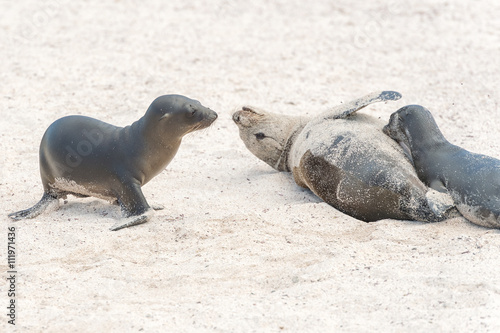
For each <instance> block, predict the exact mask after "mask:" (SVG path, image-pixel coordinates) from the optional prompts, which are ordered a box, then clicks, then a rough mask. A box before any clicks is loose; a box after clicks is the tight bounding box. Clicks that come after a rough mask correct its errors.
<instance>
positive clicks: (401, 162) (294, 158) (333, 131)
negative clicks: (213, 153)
mask: <svg viewBox="0 0 500 333" xmlns="http://www.w3.org/2000/svg"><path fill="white" fill-rule="evenodd" d="M400 97H401V95H400V94H399V93H397V92H391V91H383V92H376V93H372V94H369V95H367V96H364V97H362V98H359V99H356V100H354V101H352V102H349V103H346V104H343V105H340V106H337V107H334V108H332V109H330V110H328V111H326V112H324V113H322V114H320V115H319V116H316V117H313V118H307V117H292V116H285V115H280V114H275V113H270V112H266V111H263V110H259V109H257V108H254V107H249V106H245V107H243V108H242V110H240V111H237V112H235V113H234V114H233V120H234V122H235V123H236V125H237V126H238V128H239V133H240V137H241V139H242V140H243V142H244V143H245V145H246V147H247V148H248V149H249V150H250V151H251V152H252V153H253V154H254V155H255V156H257V157H258V158H260V159H261V160H263V161H264V162H266V163H267V164H269V165H270V166H271V167H273V168H274V169H276V170H278V171H289V172H290V171H291V172H292V174H293V177H294V179H295V182H296V183H297V184H298V185H299V186H302V187H305V188H309V189H310V190H311V191H312V192H314V193H315V194H316V195H317V196H318V197H320V198H321V199H323V200H324V201H325V202H327V203H328V204H330V205H332V206H333V207H335V208H336V209H338V210H340V211H341V212H344V213H346V214H348V215H350V216H352V217H355V218H357V219H360V220H362V221H367V222H370V221H377V220H381V219H386V218H392V219H403V220H418V221H426V222H431V221H440V220H442V219H444V218H445V216H444V215H443V213H444V211H442V210H439V207H440V206H439V205H432V206H433V207H434V210H432V209H431V208H430V206H429V202H428V200H432V198H430V197H426V194H427V192H428V188H427V187H426V186H425V185H424V184H423V183H422V182H421V181H420V180H419V178H418V176H417V174H416V173H415V170H414V168H413V165H412V164H411V163H410V162H409V161H408V160H407V159H406V158H405V155H404V153H403V151H402V149H401V147H399V145H398V144H397V143H396V142H394V141H393V140H391V138H389V137H388V136H387V135H385V134H384V133H383V132H382V127H383V125H384V124H383V123H382V122H380V121H378V120H377V119H375V118H373V117H370V116H368V115H364V114H360V113H356V111H358V110H360V109H362V108H364V107H365V106H367V105H369V104H371V103H375V102H382V101H389V100H397V99H399V98H400Z"/></svg>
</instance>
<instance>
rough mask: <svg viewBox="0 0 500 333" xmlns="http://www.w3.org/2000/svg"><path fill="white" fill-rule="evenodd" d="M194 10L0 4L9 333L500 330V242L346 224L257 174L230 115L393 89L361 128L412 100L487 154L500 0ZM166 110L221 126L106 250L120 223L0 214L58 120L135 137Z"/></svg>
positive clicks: (91, 213) (154, 185)
mask: <svg viewBox="0 0 500 333" xmlns="http://www.w3.org/2000/svg"><path fill="white" fill-rule="evenodd" d="M207 2H208V3H210V4H207ZM207 2H202V1H180V0H178V1H168V3H167V1H164V2H162V1H151V2H150V3H149V4H148V5H144V4H142V5H140V6H138V5H136V4H135V2H133V1H127V0H124V1H106V2H104V4H103V3H102V2H101V1H86V2H78V3H77V2H70V1H55V0H52V1H45V2H39V1H23V2H12V1H2V2H0V3H1V11H2V19H1V20H0V31H1V33H0V42H1V44H0V45H1V48H0V80H1V81H0V82H1V84H0V92H1V95H0V110H1V111H0V112H1V122H0V135H1V137H0V153H1V156H2V158H1V159H0V173H1V174H0V176H1V177H0V182H1V186H0V197H1V205H0V215H1V223H2V227H1V230H2V234H1V235H0V239H1V244H3V245H1V246H2V252H1V253H2V260H1V263H0V265H1V267H2V271H3V272H6V271H7V270H8V268H7V260H6V259H5V254H6V252H5V251H6V243H5V242H6V239H7V226H12V225H15V226H16V227H17V235H16V236H17V248H18V252H17V267H16V268H17V270H18V281H17V292H18V295H17V305H18V307H17V325H16V328H17V329H18V332H27V331H30V332H72V331H78V332H108V331H109V332H125V331H132V332H134V331H144V332H160V331H162V332H174V331H178V332H185V331H215V332H249V331H254V332H265V331H270V332H278V331H285V332H307V331H317V332H325V331H336V332H338V331H362V332H365V331H380V332H429V331H434V332H439V331H441V332H495V331H497V332H498V331H499V330H500V233H499V231H498V230H492V229H486V228H481V227H478V226H475V225H473V224H471V223H468V222H467V221H465V220H464V219H458V218H457V219H452V220H448V221H445V222H443V223H436V224H422V223H416V222H411V221H393V220H384V221H380V222H378V223H370V224H366V223H363V222H360V221H357V220H354V219H352V218H350V217H348V216H345V215H343V214H341V213H339V212H338V211H336V210H335V209H333V208H332V207H330V206H328V205H326V204H325V203H322V202H320V200H319V199H318V198H316V197H315V196H314V195H312V194H311V193H310V192H309V191H306V190H303V189H300V188H299V187H298V186H296V185H295V184H294V182H293V179H292V177H291V175H289V174H286V173H277V172H275V171H273V170H272V169H271V168H270V167H269V166H267V165H266V164H265V163H264V162H261V161H259V160H258V159H257V158H255V157H254V156H253V155H252V154H251V153H250V152H249V151H247V150H246V148H245V147H244V145H243V143H242V142H241V140H240V139H239V137H238V130H237V127H236V126H235V125H234V124H233V123H232V120H231V117H230V115H231V113H232V112H233V111H234V110H236V108H237V107H238V106H241V105H243V104H250V105H255V106H259V107H262V108H263V109H265V110H269V111H274V112H282V113H286V114H291V115H301V114H306V113H307V114H309V115H313V114H317V113H319V112H321V111H323V110H325V109H326V108H327V107H330V106H333V105H336V104H339V103H341V102H345V101H349V100H351V99H353V98H357V97H360V96H362V95H364V94H367V93H369V92H371V91H376V90H383V89H392V90H397V91H399V92H401V93H402V94H403V98H402V99H401V100H399V101H397V102H394V103H390V104H377V105H373V106H370V107H368V108H366V109H365V110H363V111H362V112H369V113H371V114H374V115H377V116H379V117H381V118H382V119H385V120H388V119H389V116H390V114H391V113H392V112H393V111H395V110H397V108H399V107H401V106H403V105H406V104H411V103H418V104H422V105H424V106H426V107H427V108H429V109H430V110H431V111H432V112H433V113H434V115H435V116H436V120H437V122H438V124H439V125H440V127H441V129H442V130H443V132H444V134H445V136H446V137H447V138H448V139H449V140H450V141H452V142H453V143H455V144H459V145H461V146H463V147H465V148H467V149H470V150H472V151H475V152H479V153H484V154H488V155H491V156H494V157H497V158H500V134H499V131H498V128H499V124H500V111H499V105H498V103H499V101H500V90H499V86H500V57H499V56H498V55H499V51H500V20H498V14H499V13H500V5H499V3H498V1H494V0H490V1H473V0H468V1H434V0H432V1H431V0H424V1H422V0H420V1H412V2H411V4H407V5H404V6H402V5H399V2H392V3H385V2H384V1H369V2H368V1H355V2H353V1H347V0H341V1H335V2H333V1H326V0H325V1H314V2H313V1H307V2H305V1H298V0H292V1H290V0H288V1H280V2H278V3H275V4H269V3H268V2H267V1H263V0H262V1H252V2H249V1H240V0H236V1H228V0H222V1H207ZM332 3H335V4H332ZM167 93H179V94H184V95H186V96H189V97H191V98H195V99H198V100H200V101H201V102H202V103H203V104H204V105H206V106H209V107H211V108H212V109H214V110H216V111H217V112H218V113H219V119H218V120H217V122H216V123H215V124H214V125H213V126H212V127H211V128H210V129H208V130H205V131H202V132H200V133H196V134H193V135H190V136H189V137H186V139H185V140H184V142H183V144H182V146H181V148H180V151H179V153H178V154H177V156H176V157H175V159H174V160H173V162H172V163H171V164H170V165H169V166H168V167H167V169H166V170H165V171H164V172H163V173H162V174H160V175H159V176H158V177H156V178H155V179H153V180H152V181H151V182H150V183H149V184H148V185H146V186H145V187H144V192H145V194H146V197H147V198H148V200H149V201H150V202H156V203H161V204H163V205H165V210H163V211H160V212H157V214H156V216H155V217H154V219H153V220H152V221H151V222H149V223H147V224H144V225H141V226H137V227H134V228H130V229H125V230H121V231H118V232H110V231H108V228H109V227H110V226H111V225H113V224H114V222H115V221H116V219H117V218H119V216H120V212H119V209H118V208H117V207H115V206H111V205H109V204H108V203H107V202H105V201H102V200H99V199H75V198H73V197H70V198H69V201H68V203H67V204H62V205H61V208H60V209H59V210H58V211H54V212H50V213H46V214H44V215H41V216H40V217H38V218H35V219H34V220H28V221H21V222H15V223H14V222H10V221H9V220H8V219H7V218H6V215H7V214H8V213H9V212H12V211H14V210H19V209H24V208H27V207H29V206H31V205H33V204H34V203H36V202H37V201H38V200H39V198H40V197H41V194H42V187H41V182H40V179H39V172H38V145H39V142H40V139H41V137H42V135H43V132H44V130H45V129H46V128H47V126H48V125H49V124H50V123H51V122H52V121H54V120H55V119H57V118H59V117H62V116H65V115H70V114H84V115H88V116H92V117H95V118H99V119H101V120H104V121H108V122H110V123H113V124H116V125H127V124H130V123H131V122H132V121H135V120H136V119H138V118H139V117H140V116H142V115H143V113H144V112H145V110H146V108H147V107H148V105H149V103H150V102H151V101H152V100H153V99H154V98H155V97H157V96H159V95H162V94H167ZM6 275H7V274H6V273H5V274H4V275H3V276H4V277H5V276H6ZM6 286H7V285H6V280H5V278H3V279H2V280H1V282H0V287H1V288H0V290H1V296H0V301H1V304H0V306H1V308H2V309H3V310H2V311H0V312H1V315H0V322H1V325H2V326H1V327H2V328H1V329H0V330H1V331H4V328H8V329H9V330H10V329H12V327H11V326H10V325H7V316H6V315H5V313H6V312H7V310H6V306H7V305H8V303H7V302H8V299H7V292H6Z"/></svg>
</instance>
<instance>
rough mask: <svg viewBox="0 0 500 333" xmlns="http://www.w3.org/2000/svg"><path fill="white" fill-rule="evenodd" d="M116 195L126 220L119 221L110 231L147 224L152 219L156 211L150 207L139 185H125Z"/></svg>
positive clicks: (132, 183) (134, 183)
mask: <svg viewBox="0 0 500 333" xmlns="http://www.w3.org/2000/svg"><path fill="white" fill-rule="evenodd" d="M116 194H117V198H118V203H119V204H120V207H121V208H122V212H123V214H124V215H125V218H124V219H121V220H120V221H118V222H117V223H116V224H115V225H113V226H112V227H111V228H110V230H113V231H115V230H120V229H123V228H128V227H131V226H134V225H138V224H142V223H146V222H147V221H148V220H149V219H150V218H151V216H152V214H153V212H154V210H153V209H152V208H151V207H150V206H149V205H148V202H147V201H146V198H145V197H144V194H142V190H141V186H140V185H139V184H138V183H136V182H131V183H128V184H123V185H122V187H121V188H120V189H119V190H118V191H116Z"/></svg>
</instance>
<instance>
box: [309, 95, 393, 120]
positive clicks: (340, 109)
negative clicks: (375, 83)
mask: <svg viewBox="0 0 500 333" xmlns="http://www.w3.org/2000/svg"><path fill="white" fill-rule="evenodd" d="M400 98H401V94H400V93H398V92H396V91H377V92H373V93H371V94H368V95H366V96H363V97H361V98H358V99H355V100H353V101H350V102H348V103H346V104H342V105H338V106H334V107H333V108H331V109H329V110H327V111H325V112H323V113H321V114H320V115H319V116H317V117H315V118H314V119H313V121H316V120H317V121H323V120H327V119H340V118H345V117H347V116H349V115H351V114H353V113H354V112H356V111H358V110H361V109H362V108H364V107H365V106H368V105H370V104H373V103H377V102H384V101H397V100H398V99H400Z"/></svg>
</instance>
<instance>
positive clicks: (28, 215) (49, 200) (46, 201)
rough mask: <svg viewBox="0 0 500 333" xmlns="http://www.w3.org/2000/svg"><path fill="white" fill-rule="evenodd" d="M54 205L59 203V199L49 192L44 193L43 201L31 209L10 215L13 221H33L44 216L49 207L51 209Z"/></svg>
mask: <svg viewBox="0 0 500 333" xmlns="http://www.w3.org/2000/svg"><path fill="white" fill-rule="evenodd" d="M53 203H57V204H58V203H59V199H58V198H57V197H54V196H52V195H50V194H48V193H47V192H44V193H43V196H42V199H40V201H39V202H38V203H37V204H36V205H34V206H33V207H31V208H28V209H25V210H20V211H18V212H15V213H11V214H9V217H10V218H11V219H13V220H21V219H32V218H34V217H37V216H38V215H40V214H42V213H43V212H44V211H45V210H46V209H47V207H49V206H50V205H51V204H53Z"/></svg>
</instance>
